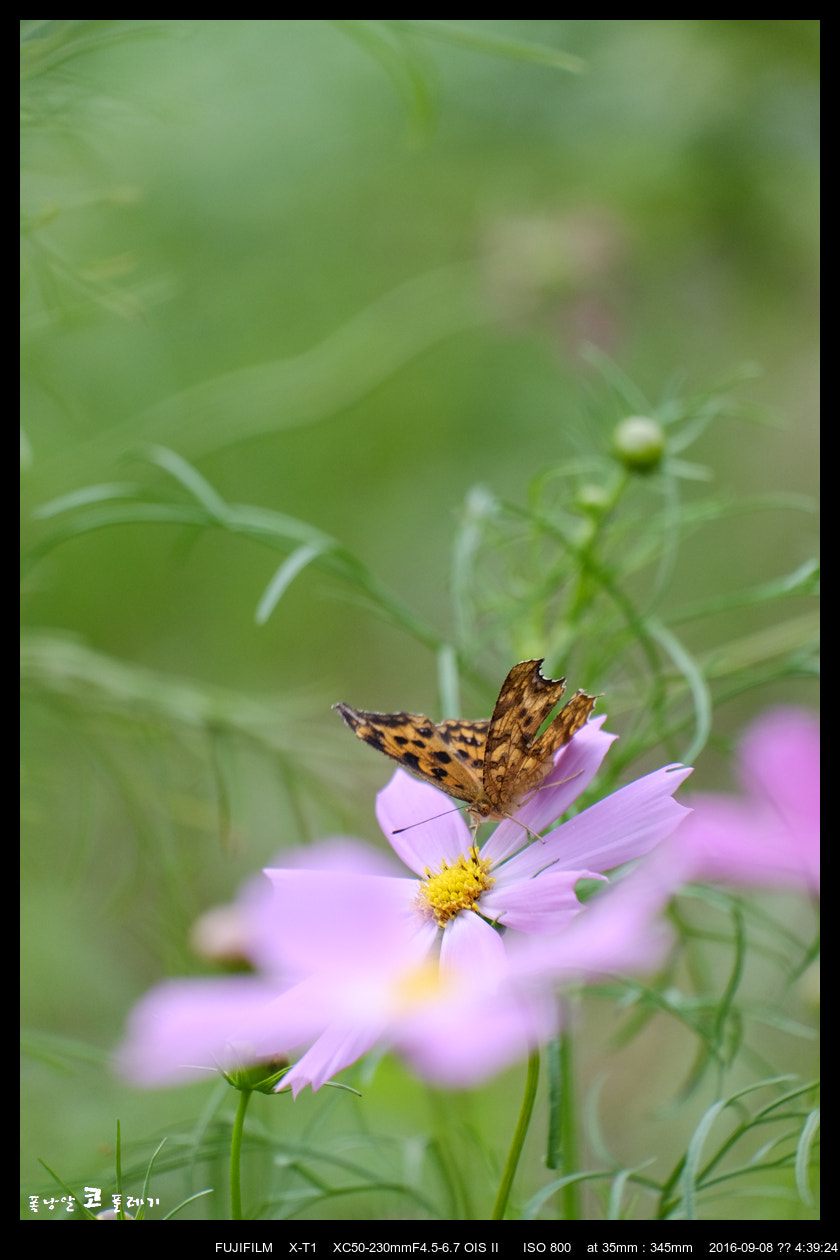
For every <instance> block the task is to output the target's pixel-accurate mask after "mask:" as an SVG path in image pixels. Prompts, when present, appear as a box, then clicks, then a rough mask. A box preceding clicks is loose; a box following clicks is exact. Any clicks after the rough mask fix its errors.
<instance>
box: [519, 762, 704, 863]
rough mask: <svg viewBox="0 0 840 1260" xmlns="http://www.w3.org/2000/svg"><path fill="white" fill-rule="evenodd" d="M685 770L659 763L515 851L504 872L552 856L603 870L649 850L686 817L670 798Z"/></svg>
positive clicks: (687, 772)
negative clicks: (523, 847)
mask: <svg viewBox="0 0 840 1260" xmlns="http://www.w3.org/2000/svg"><path fill="white" fill-rule="evenodd" d="M690 774H691V770H690V769H686V767H685V766H665V767H663V768H662V769H661V770H654V771H653V773H652V774H648V775H645V777H644V778H643V779H636V780H635V782H634V783H628V784H627V786H626V787H623V788H619V790H618V791H617V792H613V793H612V795H611V796H607V797H605V798H604V799H603V800H602V801H598V802H597V804H595V805H592V806H590V808H589V809H586V810H584V811H583V813H582V814H577V815H576V816H575V817H574V818H570V819H569V820H568V822H564V823H563V825H562V826H561V827H557V828H556V829H555V830H554V831H551V832H549V834H548V835H547V836H546V837H545V841H544V843H540V842H539V841H537V842H535V843H533V844H531V845H530V846H529V847H528V848H527V849H525V850H524V851H523V852H522V853H517V855H516V857H513V858H511V860H510V861H509V862H507V863H506V864H505V867H504V870H505V874H506V875H507V876H509V877H510V878H514V877H515V878H521V879H525V878H527V877H528V876H529V875H535V874H536V873H537V872H538V871H540V870H542V869H543V868H544V867H546V866H548V865H550V863H551V862H553V861H556V862H558V863H559V864H560V865H561V866H562V867H563V868H564V869H573V868H575V867H580V866H586V867H588V868H589V869H590V870H593V871H608V870H612V868H613V867H615V866H620V865H621V863H622V862H629V861H631V860H632V859H633V858H637V857H641V856H642V855H643V854H644V853H649V852H650V850H651V849H652V848H653V847H654V845H657V844H659V843H660V841H662V840H664V839H665V838H666V837H667V836H669V835H670V834H671V832H672V831H674V830H675V829H676V828H677V827H678V826H679V824H680V823H681V822H682V820H683V819H684V818H685V817H686V816H687V814H688V812H689V811H688V810H687V809H685V808H684V807H683V806H682V805H678V804H677V802H676V801H674V800H672V799H671V797H672V795H673V793H674V792H675V791H676V790H677V788H678V787H679V785H680V784H681V783H682V782H683V781H684V780H685V779H687V778H688V776H689V775H690Z"/></svg>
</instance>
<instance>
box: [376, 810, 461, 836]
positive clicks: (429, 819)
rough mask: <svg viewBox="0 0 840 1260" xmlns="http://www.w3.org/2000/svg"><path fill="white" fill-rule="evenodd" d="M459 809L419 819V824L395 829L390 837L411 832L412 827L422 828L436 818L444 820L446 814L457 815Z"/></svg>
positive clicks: (410, 824)
mask: <svg viewBox="0 0 840 1260" xmlns="http://www.w3.org/2000/svg"><path fill="white" fill-rule="evenodd" d="M460 812H461V807H460V806H458V805H456V806H455V808H454V809H445V810H444V811H443V813H442V814H432V816H431V818H421V819H420V821H419V822H414V823H409V824H408V826H407V827H395V828H394V830H393V831H392V832H391V835H392V836H400V835H402V833H403V832H404V831H411V828H412V827H422V826H423V824H424V823H429V822H434V821H435V819H436V818H445V817H446V815H447V814H459V813H460Z"/></svg>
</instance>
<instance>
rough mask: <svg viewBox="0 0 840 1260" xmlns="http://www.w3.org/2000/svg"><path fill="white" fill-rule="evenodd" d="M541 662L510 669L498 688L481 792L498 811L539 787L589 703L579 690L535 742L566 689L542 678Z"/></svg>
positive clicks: (585, 716) (589, 708)
mask: <svg viewBox="0 0 840 1260" xmlns="http://www.w3.org/2000/svg"><path fill="white" fill-rule="evenodd" d="M541 665H542V661H541V660H539V661H522V662H521V663H520V664H519V665H514V667H513V669H512V670H511V671H510V673H509V674H508V676H507V678H506V679H505V681H504V682H503V684H502V689H501V691H500V692H499V698H498V700H497V701H496V707H495V709H494V710H493V716H492V718H491V719H490V729H489V731H488V733H487V746H486V749H485V754H484V789H485V791H486V793H487V795H488V796H489V798H490V800H491V801H492V802H493V806H494V808H495V809H496V810H498V811H499V812H504V811H505V810H509V809H511V808H512V807H513V806H515V805H517V804H518V803H519V802H520V801H521V800H522V799H523V798H524V797H525V796H527V795H528V793H529V792H532V791H533V790H534V789H535V788H537V787H539V785H540V783H541V782H542V780H543V779H544V778H545V775H546V772H547V771H548V769H549V766H550V764H551V758H552V757H553V756H554V754H555V753H556V752H557V750H558V749H559V748H562V747H563V745H564V744H567V743H568V742H569V740H570V739H571V738H572V736H573V735H574V734H575V732H576V731H579V730H580V728H581V727H582V726H583V724H584V723H585V722H586V720H587V719H588V717H589V714H590V713H591V712H592V707H593V705H594V704H595V700H594V698H593V697H592V696H588V695H586V693H585V692H583V691H579V692H578V693H577V694H576V695H575V696H573V697H572V699H571V700H570V701H569V703H568V704H567V705H565V707H564V708H562V709H561V710H560V712H559V713H558V714H557V716H556V717H555V719H554V721H553V722H551V723H550V724H549V726H547V727H546V729H545V730H544V731H543V733H542V734H541V735H540V736H539V738H537V733H538V732H539V729H540V727H541V726H542V724H543V723H544V722H545V720H546V718H547V717H548V716H549V714H550V713H551V710H552V709H553V708H554V706H555V705H556V704H557V702H558V701H559V700H560V698H561V696H562V695H563V692H564V691H565V689H566V680H565V678H560V679H556V680H555V679H552V678H544V677H543V676H542V674H541V673H540V666H541Z"/></svg>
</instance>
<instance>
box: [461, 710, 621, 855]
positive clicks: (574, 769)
mask: <svg viewBox="0 0 840 1260" xmlns="http://www.w3.org/2000/svg"><path fill="white" fill-rule="evenodd" d="M606 720H607V719H606V717H605V716H604V717H597V718H594V719H593V720H592V721H590V722H587V724H586V726H584V727H583V728H582V729H581V730H579V731H578V733H577V734H576V735H575V737H574V738H573V739H572V741H571V743H569V744H567V745H566V747H565V748H561V749H560V751H559V752H558V753H557V755H556V756H555V758H554V769H553V770H552V771H551V772H550V773H549V774H548V776H547V778H546V779H545V781H544V782H543V785H542V787H541V788H540V789H539V790H538V791H537V792H536V793H535V794H534V795H533V796H532V797H531V799H530V800H529V801H528V802H527V803H526V804H525V805H522V806H521V807H520V808H519V809H518V810H517V812H516V822H512V821H510V820H508V819H505V820H504V821H503V822H501V823H499V825H498V827H497V828H496V830H495V831H494V832H493V834H492V836H490V838H489V839H488V840H487V842H486V843H485V844H483V845H482V847H481V856H482V857H486V858H489V859H490V860H491V861H492V862H493V863H494V864H495V863H497V862H502V861H504V859H505V858H506V857H509V856H510V855H511V854H512V853H516V851H517V850H518V849H521V848H522V846H523V844H527V843H528V840H529V838H528V835H527V832H526V831H524V830H523V825H524V826H525V827H528V828H530V830H531V831H532V832H534V833H535V834H538V833H539V832H541V831H543V830H545V828H546V827H548V826H549V825H550V824H551V823H553V822H556V821H557V819H558V818H560V817H561V816H562V815H563V814H565V812H566V810H567V809H568V808H569V806H570V805H571V804H573V802H574V801H576V800H577V798H578V797H579V796H580V794H581V792H583V791H584V789H585V788H587V787H588V786H589V784H590V783H591V782H592V780H593V779H594V777H595V775H596V774H597V773H598V770H599V768H600V765H601V762H602V761H603V760H604V757H605V756H606V755H607V752H608V751H609V747H610V744H612V742H613V740H615V739H617V738H618V736H617V735H609V734H608V733H607V732H606V731H602V730H601V727H602V726H603V724H604V722H606ZM520 824H522V825H520Z"/></svg>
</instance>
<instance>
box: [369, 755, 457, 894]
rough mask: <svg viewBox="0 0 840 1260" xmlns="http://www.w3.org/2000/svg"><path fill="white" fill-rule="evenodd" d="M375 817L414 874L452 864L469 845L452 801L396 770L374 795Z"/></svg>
mask: <svg viewBox="0 0 840 1260" xmlns="http://www.w3.org/2000/svg"><path fill="white" fill-rule="evenodd" d="M376 817H377V820H378V822H379V825H380V827H381V828H382V831H383V832H384V834H385V838H386V839H387V841H388V843H389V844H390V845H391V846H392V847H393V849H394V852H395V853H396V854H397V855H398V856H399V857H401V858H402V860H403V862H405V864H406V866H407V867H408V868H409V870H412V871H414V872H415V873H416V874H417V875H422V874H423V872H424V871H425V869H426V867H427V866H428V867H430V868H431V869H432V870H435V869H437V868H438V867H439V866H440V864H441V862H443V861H448V862H452V861H454V860H455V859H456V858H457V857H458V856H459V855H460V854H462V853H466V852H467V850H468V849H469V847H470V845H471V844H472V834H471V832H470V829H469V827H468V826H467V824H466V823H465V822H464V819H463V817H462V816H461V813H460V812H459V810H458V807H457V805H455V804H454V803H453V801H452V799H451V798H450V797H448V796H446V794H445V793H443V792H439V791H438V789H437V788H433V787H431V786H430V785H429V784H428V783H421V782H419V781H418V780H417V779H413V778H412V777H411V775H410V774H406V773H405V771H404V770H397V771H396V773H395V774H394V777H393V778H392V779H391V781H390V783H388V784H387V785H386V786H385V787H384V788H383V789H382V791H381V792H380V793H379V794H378V796H377V798H376ZM403 828H408V830H403Z"/></svg>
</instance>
